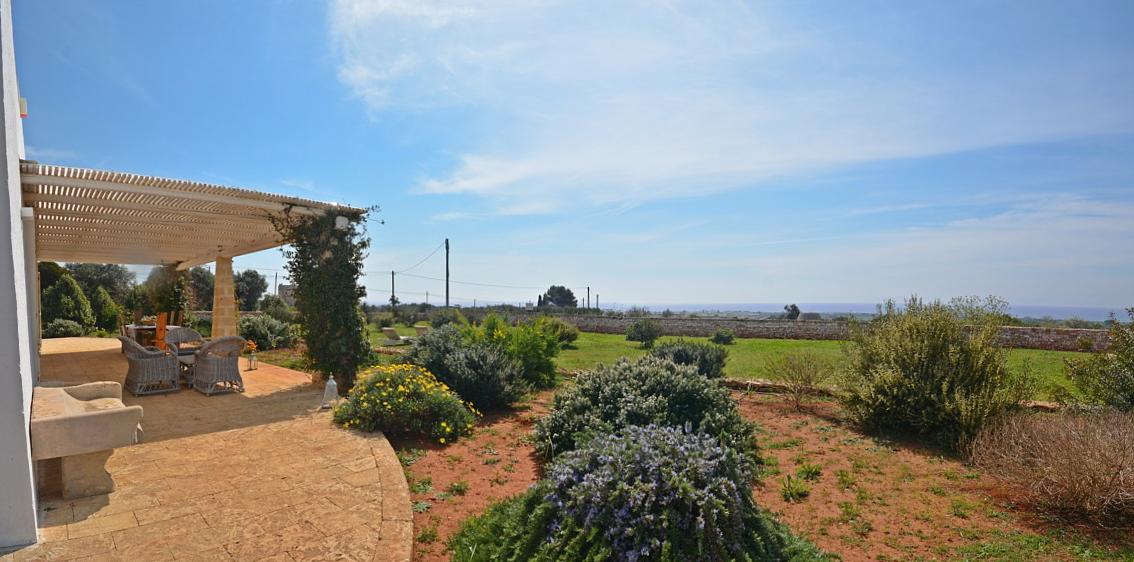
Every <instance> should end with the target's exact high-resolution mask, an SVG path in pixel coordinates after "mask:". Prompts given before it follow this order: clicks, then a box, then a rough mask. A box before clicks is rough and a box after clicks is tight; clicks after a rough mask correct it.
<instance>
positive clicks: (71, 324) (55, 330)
mask: <svg viewBox="0 0 1134 562" xmlns="http://www.w3.org/2000/svg"><path fill="white" fill-rule="evenodd" d="M81 335H83V327H82V326H80V325H79V323H78V322H75V321H74V320H64V319H62V318H56V319H55V320H52V321H51V322H48V323H47V325H46V326H44V327H43V337H44V338H77V337H79V336H81Z"/></svg>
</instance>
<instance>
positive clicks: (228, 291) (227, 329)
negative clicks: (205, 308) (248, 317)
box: [213, 256, 238, 338]
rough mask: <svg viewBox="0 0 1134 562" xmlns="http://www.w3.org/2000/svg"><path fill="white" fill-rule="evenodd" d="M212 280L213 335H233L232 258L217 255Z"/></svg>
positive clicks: (234, 288) (217, 336)
mask: <svg viewBox="0 0 1134 562" xmlns="http://www.w3.org/2000/svg"><path fill="white" fill-rule="evenodd" d="M216 264H217V267H216V271H215V272H214V276H215V277H214V280H213V337H214V338H220V337H224V336H235V335H238V334H237V330H236V315H237V310H236V285H235V283H234V281H233V279H232V258H230V257H222V256H217V261H216Z"/></svg>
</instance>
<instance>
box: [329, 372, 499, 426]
mask: <svg viewBox="0 0 1134 562" xmlns="http://www.w3.org/2000/svg"><path fill="white" fill-rule="evenodd" d="M478 416H479V413H478V412H477V411H476V410H475V409H474V408H473V407H472V406H471V405H469V404H466V403H464V402H462V401H461V399H460V397H458V396H457V395H456V394H455V393H453V391H451V390H449V387H447V386H445V384H444V383H442V382H440V381H438V380H437V378H436V377H434V376H433V374H432V373H430V372H429V371H426V370H425V369H422V368H421V367H418V366H416V365H386V366H378V367H371V368H369V369H366V370H364V371H362V372H361V373H359V374H358V376H357V377H356V378H355V385H354V387H353V388H351V390H350V393H349V394H348V395H347V399H346V400H345V401H344V402H341V403H339V405H338V406H336V407H335V410H334V419H335V423H337V424H340V425H342V426H343V427H346V428H350V427H356V428H359V429H362V430H364V431H377V430H381V431H384V432H387V433H390V434H395V435H397V434H411V435H420V436H424V437H430V438H433V439H437V440H438V441H439V442H441V443H445V442H446V441H455V440H457V439H458V438H460V437H461V436H464V435H468V434H469V433H471V432H472V429H473V425H474V424H475V423H476V419H477V417H478Z"/></svg>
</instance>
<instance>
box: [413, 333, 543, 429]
mask: <svg viewBox="0 0 1134 562" xmlns="http://www.w3.org/2000/svg"><path fill="white" fill-rule="evenodd" d="M402 359H403V360H404V361H406V362H408V363H412V364H415V365H419V366H421V367H423V368H425V369H426V370H428V371H429V372H431V373H433V374H434V375H436V376H437V378H438V379H439V380H440V381H441V382H443V383H445V384H447V385H449V387H450V388H452V389H453V390H455V391H456V392H457V394H459V395H460V396H461V397H462V398H464V399H465V400H468V401H469V402H472V403H473V404H475V405H476V407H477V408H480V409H482V410H493V409H497V408H503V407H507V406H511V405H512V404H514V403H515V402H516V401H517V400H519V399H520V397H522V396H523V395H524V392H525V391H526V390H527V388H528V385H527V382H526V381H525V378H524V371H523V366H522V365H521V364H520V363H519V361H516V360H515V359H513V358H511V357H509V356H508V355H507V353H506V351H505V350H504V349H502V348H501V347H499V346H494V345H490V344H488V343H483V342H481V343H473V342H467V341H466V340H465V336H464V334H462V333H461V331H460V330H459V329H457V327H456V326H453V325H446V326H443V327H441V328H438V329H435V330H431V331H429V332H428V333H426V334H425V335H423V336H421V337H419V338H418V339H417V341H416V342H414V344H413V347H411V348H410V350H409V351H407V352H406V353H405V354H404V355H403V357H402Z"/></svg>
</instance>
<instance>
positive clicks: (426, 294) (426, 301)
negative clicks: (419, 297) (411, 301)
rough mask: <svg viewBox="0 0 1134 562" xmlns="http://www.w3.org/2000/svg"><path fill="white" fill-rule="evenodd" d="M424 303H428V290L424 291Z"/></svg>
mask: <svg viewBox="0 0 1134 562" xmlns="http://www.w3.org/2000/svg"><path fill="white" fill-rule="evenodd" d="M425 304H429V291H426V292H425Z"/></svg>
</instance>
